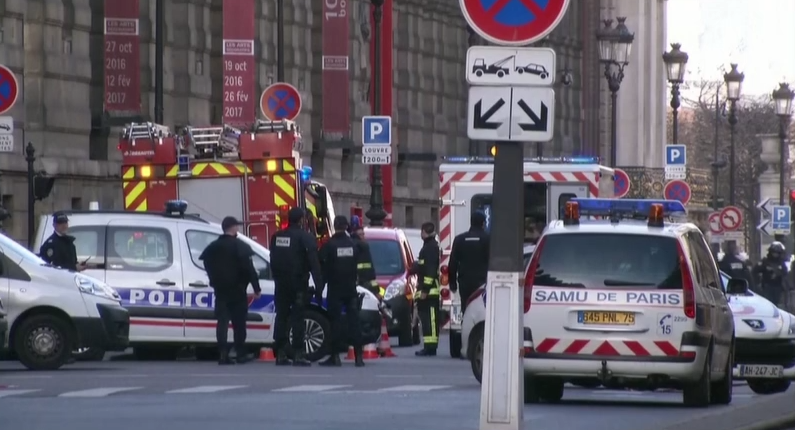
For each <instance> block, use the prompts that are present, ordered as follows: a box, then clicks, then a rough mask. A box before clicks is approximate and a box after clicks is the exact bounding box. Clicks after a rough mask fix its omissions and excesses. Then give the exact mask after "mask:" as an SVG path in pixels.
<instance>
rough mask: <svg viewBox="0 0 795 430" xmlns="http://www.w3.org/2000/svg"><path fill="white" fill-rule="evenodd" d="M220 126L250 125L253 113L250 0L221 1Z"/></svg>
mask: <svg viewBox="0 0 795 430" xmlns="http://www.w3.org/2000/svg"><path fill="white" fill-rule="evenodd" d="M223 13H224V38H223V39H224V40H223V48H224V50H223V57H224V59H223V61H224V111H223V122H224V124H252V123H254V121H255V120H256V118H257V113H256V111H255V110H254V106H255V105H256V101H257V100H256V98H255V97H254V91H255V88H254V87H255V86H254V72H255V71H256V70H255V69H256V65H255V63H254V37H255V32H254V0H224V4H223Z"/></svg>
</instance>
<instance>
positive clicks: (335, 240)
mask: <svg viewBox="0 0 795 430" xmlns="http://www.w3.org/2000/svg"><path fill="white" fill-rule="evenodd" d="M356 257H357V251H356V243H355V242H354V241H353V239H351V238H350V236H348V234H347V233H345V232H344V231H342V232H337V233H334V235H333V236H331V238H330V239H329V240H328V241H327V242H326V243H325V244H324V245H323V247H322V248H320V266H321V268H322V270H323V281H325V282H326V284H328V293H327V296H329V297H331V296H334V297H352V296H354V295H355V294H356V280H357V277H358V270H357V268H356V261H357V258H356ZM322 289H323V287H322V286H321V287H320V291H322Z"/></svg>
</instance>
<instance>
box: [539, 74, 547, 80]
mask: <svg viewBox="0 0 795 430" xmlns="http://www.w3.org/2000/svg"><path fill="white" fill-rule="evenodd" d="M547 76H549V75H547V74H546V73H542V74H540V75H538V77H539V78H541V79H546V78H547Z"/></svg>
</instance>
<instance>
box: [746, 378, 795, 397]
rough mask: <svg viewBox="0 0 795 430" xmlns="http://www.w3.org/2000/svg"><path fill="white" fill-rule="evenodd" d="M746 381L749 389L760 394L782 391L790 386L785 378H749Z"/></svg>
mask: <svg viewBox="0 0 795 430" xmlns="http://www.w3.org/2000/svg"><path fill="white" fill-rule="evenodd" d="M747 382H748V387H749V388H750V389H751V391H753V392H754V393H756V394H762V395H768V394H778V393H783V392H785V391H787V390H788V389H789V386H790V381H788V380H786V379H767V380H765V379H749V380H748V381H747Z"/></svg>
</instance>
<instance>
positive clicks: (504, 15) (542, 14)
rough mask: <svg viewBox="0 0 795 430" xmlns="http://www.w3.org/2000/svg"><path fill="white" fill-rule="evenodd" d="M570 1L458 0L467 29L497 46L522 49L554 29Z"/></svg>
mask: <svg viewBox="0 0 795 430" xmlns="http://www.w3.org/2000/svg"><path fill="white" fill-rule="evenodd" d="M569 1H570V0H459V3H460V5H461V12H463V14H464V18H465V19H466V20H467V23H468V24H469V26H470V27H471V28H472V29H473V30H474V31H475V32H476V33H477V34H479V35H480V36H481V37H483V38H484V39H486V40H488V41H489V42H491V43H495V44H497V45H511V46H524V45H529V44H531V43H533V42H536V41H538V40H540V39H542V38H544V37H545V36H546V35H547V34H549V33H550V32H552V30H554V29H555V27H557V25H558V24H559V23H560V20H561V19H563V15H565V14H566V9H568V7H569Z"/></svg>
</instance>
